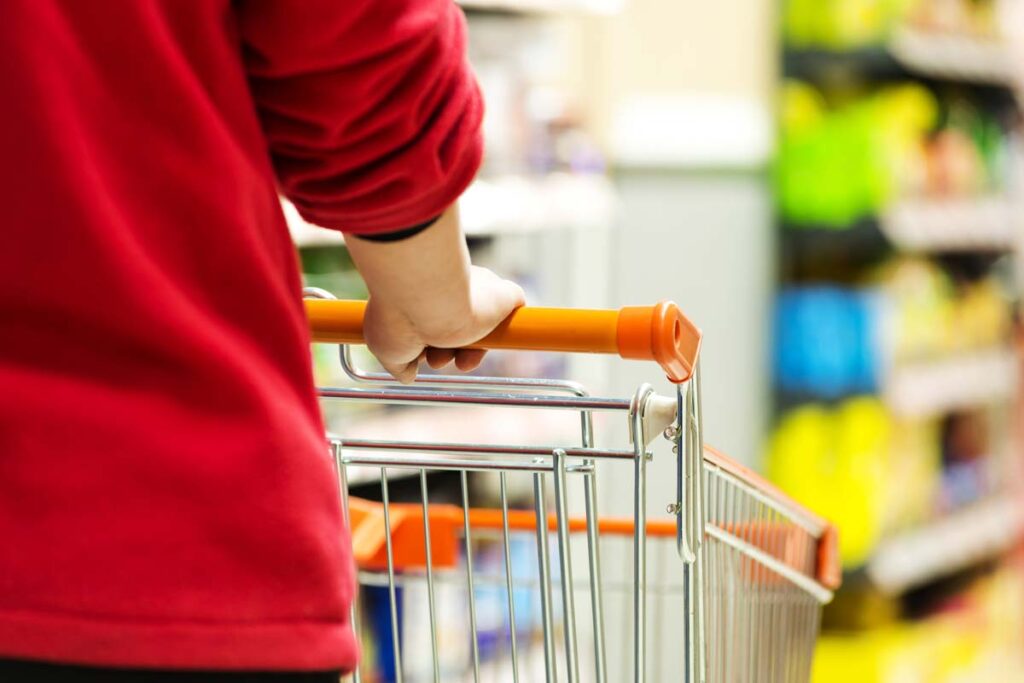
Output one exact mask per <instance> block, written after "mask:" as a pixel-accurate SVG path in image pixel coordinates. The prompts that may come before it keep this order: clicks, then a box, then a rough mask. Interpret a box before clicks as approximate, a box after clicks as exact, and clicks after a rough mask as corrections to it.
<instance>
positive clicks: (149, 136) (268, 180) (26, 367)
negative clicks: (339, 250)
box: [0, 0, 481, 670]
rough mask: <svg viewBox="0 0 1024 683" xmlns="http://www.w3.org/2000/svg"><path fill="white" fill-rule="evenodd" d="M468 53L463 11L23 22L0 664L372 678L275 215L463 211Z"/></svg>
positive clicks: (7, 115) (470, 88)
mask: <svg viewBox="0 0 1024 683" xmlns="http://www.w3.org/2000/svg"><path fill="white" fill-rule="evenodd" d="M464 53H465V30H464V22H463V19H462V16H461V14H460V12H459V11H458V9H457V8H456V7H455V5H454V4H453V3H452V1H451V0H303V2H295V1H294V0H235V1H234V2H231V1H229V0H166V1H158V0H103V1H102V2H98V1H96V0H66V1H64V2H57V1H53V0H4V1H3V2H0V93H2V96H0V124H2V125H0V210H2V212H3V213H2V220H0V235H2V241H0V543H2V549H0V657H13V658H30V659H42V660H50V661H57V662H71V663H81V664H92V665H131V666H141V667H168V668H217V669H229V668H237V669H295V670H307V669H309V670H313V669H332V668H348V667H351V666H352V665H353V663H354V661H355V659H356V656H357V646H356V643H355V642H354V638H353V634H352V629H351V627H350V624H349V623H348V615H347V608H348V604H349V601H350V598H351V595H352V591H353V567H352V563H351V553H350V551H349V548H348V538H347V534H346V532H345V531H344V529H343V526H342V520H341V514H340V507H339V501H338V490H337V484H336V478H335V477H334V475H333V472H332V465H331V462H330V460H329V458H328V455H327V448H326V445H325V442H324V435H323V427H322V424H321V419H320V414H319V410H318V406H317V401H316V398H315V395H314V389H313V385H312V380H311V372H310V358H309V348H308V344H309V338H308V334H307V330H306V324H305V318H304V315H303V310H302V305H301V300H300V291H299V274H298V269H297V267H296V258H295V253H294V250H293V247H292V244H291V241H290V239H289V237H288V232H287V229H286V226H285V222H284V219H283V216H282V213H281V209H280V207H279V204H278V193H279V192H283V193H284V194H285V195H287V196H288V197H290V198H291V199H292V200H293V201H294V202H295V203H296V204H297V205H298V206H299V208H300V210H301V211H302V212H303V214H304V215H305V216H306V218H307V219H308V220H310V221H313V222H316V223H319V224H321V225H325V226H328V227H331V228H335V229H340V230H345V231H351V232H356V233H358V232H363V233H370V232H378V231H389V230H395V229H399V228H403V227H406V226H409V225H413V224H416V223H418V222H421V221H424V220H426V219H428V218H430V217H433V216H435V215H437V214H438V213H440V212H441V211H442V210H443V209H444V207H446V206H447V205H448V204H450V203H451V202H452V201H453V200H454V199H455V198H456V197H457V196H458V195H459V194H460V192H461V191H462V190H463V189H464V188H465V186H466V185H467V184H468V182H469V180H470V178H471V176H472V174H473V173H474V172H475V170H476V168H477V165H478V163H479V159H480V151H481V149H480V140H479V123H480V117H481V104H480V98H479V94H478V91H477V88H476V85H475V83H474V81H473V79H472V77H471V75H470V72H469V69H468V68H467V66H466V62H465V54H464Z"/></svg>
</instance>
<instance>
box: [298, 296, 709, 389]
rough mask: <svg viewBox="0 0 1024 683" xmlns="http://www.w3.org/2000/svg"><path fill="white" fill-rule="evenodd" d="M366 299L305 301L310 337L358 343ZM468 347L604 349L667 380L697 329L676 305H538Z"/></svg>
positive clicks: (692, 351)
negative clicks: (649, 365)
mask: <svg viewBox="0 0 1024 683" xmlns="http://www.w3.org/2000/svg"><path fill="white" fill-rule="evenodd" d="M365 312H366V302H365V301H341V300H326V299H307V300H306V314H307V315H308V317H309V325H310V330H311V334H312V339H313V341H315V342H324V343H331V344H362V343H364V339H363V316H364V314H365ZM470 346H471V348H479V349H514V350H520V351H559V352H566V353H607V354H618V355H620V356H622V357H623V358H632V359H637V360H654V361H657V362H658V364H659V365H661V367H662V369H664V371H665V373H666V374H667V375H668V377H669V379H671V380H672V381H674V382H684V381H686V380H687V379H689V377H690V375H691V374H692V372H693V368H694V365H695V364H696V362H697V354H698V353H699V351H700V330H698V329H697V327H696V326H695V325H694V324H693V323H692V322H690V321H689V320H688V319H687V318H686V317H685V316H684V315H683V314H682V312H681V311H680V310H679V307H678V306H676V305H675V304H673V303H671V302H668V301H665V302H662V303H660V304H658V305H656V306H636V307H628V308H624V309H622V310H621V311H600V310H581V309H571V308H542V307H534V306H526V307H523V308H520V309H518V310H516V311H514V312H513V313H512V314H511V315H510V316H509V317H508V318H506V319H505V320H504V321H503V322H502V323H501V324H500V325H498V327H497V328H495V329H494V331H493V332H491V334H489V335H487V336H486V337H484V338H483V339H481V340H480V341H478V342H476V343H475V344H471V345H470Z"/></svg>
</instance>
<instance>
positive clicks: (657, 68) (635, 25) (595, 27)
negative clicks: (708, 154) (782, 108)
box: [569, 0, 778, 147]
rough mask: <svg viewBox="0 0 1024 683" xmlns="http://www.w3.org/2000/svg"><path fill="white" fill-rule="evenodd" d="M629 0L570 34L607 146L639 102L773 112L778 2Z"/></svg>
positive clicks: (585, 94) (584, 92) (589, 107)
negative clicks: (708, 103)
mask: <svg viewBox="0 0 1024 683" xmlns="http://www.w3.org/2000/svg"><path fill="white" fill-rule="evenodd" d="M624 2H625V4H624V8H623V10H622V11H621V12H620V13H618V14H615V15H611V16H590V17H583V18H578V19H574V20H573V21H572V25H573V28H572V29H571V30H570V35H572V38H573V40H572V48H571V54H570V55H569V58H570V59H571V60H573V62H574V72H575V73H576V74H577V75H578V78H579V83H580V92H581V96H582V98H583V103H584V108H585V110H586V112H587V115H588V118H589V119H590V121H591V123H592V126H593V131H594V133H595V134H596V135H597V136H598V138H599V139H600V140H601V141H602V142H603V143H605V145H606V147H610V146H611V144H612V141H613V138H614V137H615V134H614V130H615V128H616V126H620V127H621V125H622V121H621V119H622V116H623V111H624V110H629V109H630V108H631V107H632V106H633V105H634V104H636V103H637V102H640V103H641V104H642V106H643V107H645V108H646V109H650V108H651V106H652V103H656V102H657V101H665V102H666V103H667V105H666V106H667V107H671V106H673V105H672V104H671V102H672V101H673V100H675V99H677V98H680V97H682V98H686V99H687V100H688V101H692V100H693V98H694V97H710V98H711V99H713V100H717V101H724V102H729V101H736V102H748V103H752V104H753V105H756V106H760V107H763V108H764V110H765V111H766V112H767V111H770V96H771V91H772V88H773V82H774V79H775V72H776V63H777V61H778V60H777V56H776V47H775V39H774V34H775V31H774V21H775V19H774V1H773V0H716V1H714V2H706V1H705V2H698V1H697V0H624ZM653 106H657V105H656V104H655V105H653ZM683 106H685V105H683Z"/></svg>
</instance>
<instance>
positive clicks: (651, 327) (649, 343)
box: [616, 301, 701, 383]
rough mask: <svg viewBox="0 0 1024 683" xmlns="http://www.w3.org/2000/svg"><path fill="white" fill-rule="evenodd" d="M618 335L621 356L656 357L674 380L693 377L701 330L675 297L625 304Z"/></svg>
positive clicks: (621, 313)
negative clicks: (674, 301) (651, 304)
mask: <svg viewBox="0 0 1024 683" xmlns="http://www.w3.org/2000/svg"><path fill="white" fill-rule="evenodd" d="M616 337H617V339H618V346H619V355H620V356H622V357H623V358H635V359H638V360H655V361H657V362H658V365H660V366H661V368H662V369H663V370H664V371H665V374H666V375H668V378H669V379H670V380H672V381H673V382H676V383H680V382H685V381H686V380H688V379H690V376H691V375H692V374H693V369H694V367H695V366H696V365H697V356H698V354H699V353H700V341H701V332H700V330H699V329H698V328H697V326H696V325H694V324H693V323H692V322H691V321H690V320H689V319H688V318H687V317H686V316H685V315H683V312H682V311H681V310H679V307H678V306H676V305H675V304H674V303H672V302H671V301H662V302H661V303H659V304H657V305H656V306H628V307H626V308H623V309H622V310H621V311H620V312H619V321H618V330H617V331H616Z"/></svg>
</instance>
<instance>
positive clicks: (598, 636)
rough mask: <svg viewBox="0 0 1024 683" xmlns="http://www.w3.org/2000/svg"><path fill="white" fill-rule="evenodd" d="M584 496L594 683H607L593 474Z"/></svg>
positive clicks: (588, 477)
mask: <svg viewBox="0 0 1024 683" xmlns="http://www.w3.org/2000/svg"><path fill="white" fill-rule="evenodd" d="M591 462H592V461H591ZM583 495H584V497H585V498H586V501H585V503H586V511H587V512H586V515H587V552H588V553H589V555H590V562H589V565H590V610H591V615H592V621H593V628H594V681H595V683H605V682H606V680H607V676H608V672H607V666H606V659H605V643H604V596H603V588H602V585H601V554H600V549H599V544H600V538H599V537H598V533H597V480H596V479H595V475H594V474H593V473H587V474H585V475H584V476H583Z"/></svg>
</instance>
